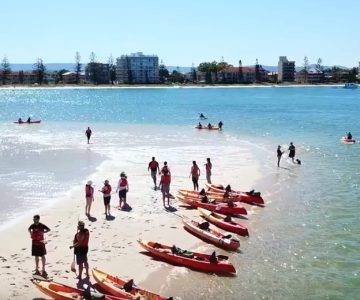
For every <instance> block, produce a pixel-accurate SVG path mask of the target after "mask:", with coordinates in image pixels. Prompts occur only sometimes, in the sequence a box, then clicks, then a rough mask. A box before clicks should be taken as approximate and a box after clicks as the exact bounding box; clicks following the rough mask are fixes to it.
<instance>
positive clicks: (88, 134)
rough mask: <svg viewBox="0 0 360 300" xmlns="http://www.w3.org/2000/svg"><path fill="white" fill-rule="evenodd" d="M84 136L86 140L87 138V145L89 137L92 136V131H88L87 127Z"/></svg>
mask: <svg viewBox="0 0 360 300" xmlns="http://www.w3.org/2000/svg"><path fill="white" fill-rule="evenodd" d="M85 135H86V138H87V143H88V144H90V137H91V135H92V131H91V129H90V127H88V128H87V129H86V131H85Z"/></svg>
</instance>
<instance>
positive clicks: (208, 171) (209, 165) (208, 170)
mask: <svg viewBox="0 0 360 300" xmlns="http://www.w3.org/2000/svg"><path fill="white" fill-rule="evenodd" d="M204 166H205V170H206V180H207V182H208V183H209V184H211V169H212V163H211V161H210V158H209V157H208V158H207V159H206V164H205V165H204Z"/></svg>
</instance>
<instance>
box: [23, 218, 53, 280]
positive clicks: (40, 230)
mask: <svg viewBox="0 0 360 300" xmlns="http://www.w3.org/2000/svg"><path fill="white" fill-rule="evenodd" d="M33 221H34V223H33V224H31V225H30V226H29V228H28V231H29V233H30V237H31V240H32V247H31V255H32V256H34V257H35V274H34V275H40V271H39V258H40V257H41V263H42V273H41V275H42V276H43V277H46V276H47V273H46V271H45V263H46V258H45V255H46V248H45V237H44V233H47V232H49V231H50V229H49V227H47V226H46V225H44V224H42V223H40V216H39V215H35V216H34V218H33Z"/></svg>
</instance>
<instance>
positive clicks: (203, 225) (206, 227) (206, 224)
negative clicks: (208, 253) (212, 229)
mask: <svg viewBox="0 0 360 300" xmlns="http://www.w3.org/2000/svg"><path fill="white" fill-rule="evenodd" d="M209 226H210V224H209V222H206V221H205V222H203V223H199V228H200V229H202V230H209Z"/></svg>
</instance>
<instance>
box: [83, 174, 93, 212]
mask: <svg viewBox="0 0 360 300" xmlns="http://www.w3.org/2000/svg"><path fill="white" fill-rule="evenodd" d="M92 184H93V182H92V181H91V180H89V181H88V182H87V183H86V185H85V199H86V205H85V215H86V216H90V209H91V204H92V203H93V201H94V188H93V186H92Z"/></svg>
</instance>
